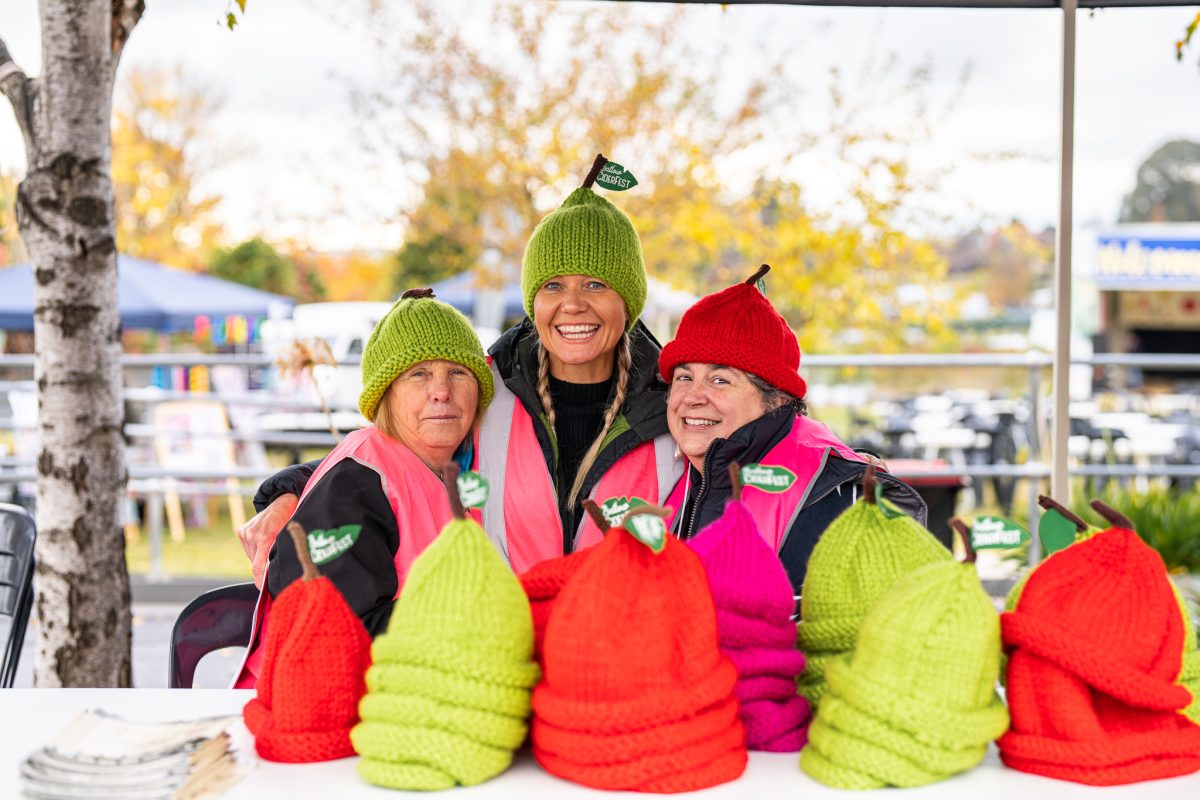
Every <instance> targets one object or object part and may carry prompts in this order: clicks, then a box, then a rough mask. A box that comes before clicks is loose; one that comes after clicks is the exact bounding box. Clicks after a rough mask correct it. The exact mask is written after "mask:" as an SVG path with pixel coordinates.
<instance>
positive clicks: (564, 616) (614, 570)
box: [533, 529, 746, 792]
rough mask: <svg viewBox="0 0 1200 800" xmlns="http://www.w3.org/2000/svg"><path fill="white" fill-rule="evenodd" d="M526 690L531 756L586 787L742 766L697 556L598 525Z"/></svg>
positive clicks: (698, 782)
mask: <svg viewBox="0 0 1200 800" xmlns="http://www.w3.org/2000/svg"><path fill="white" fill-rule="evenodd" d="M543 661H544V664H545V678H544V680H543V681H542V682H541V683H540V684H538V686H537V688H536V689H535V690H534V694H533V709H534V719H533V753H534V756H535V757H536V758H537V760H538V762H539V763H540V764H541V765H542V766H543V767H545V768H546V770H547V771H549V772H551V773H553V774H554V775H558V776H559V777H562V778H566V779H567V780H571V781H575V782H577V783H581V784H584V785H586V786H592V787H595V788H601V789H624V790H633V791H649V792H681V791H691V790H693V789H701V788H705V787H708V786H714V785H716V784H719V783H723V782H725V781H730V780H733V779H734V778H737V777H738V776H739V775H741V774H742V771H743V770H744V769H745V766H746V748H745V744H744V732H743V728H742V724H741V722H740V721H739V720H738V704H737V700H736V698H735V697H734V694H733V689H734V684H735V683H736V681H737V671H736V670H735V669H734V667H733V665H732V664H731V663H730V662H729V660H728V659H727V658H725V657H724V656H722V655H721V651H720V649H719V647H718V642H717V622H716V614H715V612H714V611H713V604H712V597H711V595H710V593H709V589H708V580H707V578H706V577H705V574H704V567H703V565H701V563H700V561H699V559H698V558H697V557H696V555H695V554H694V553H692V552H691V551H690V550H689V549H688V548H687V546H686V545H685V544H683V543H682V542H680V541H679V540H678V539H675V538H674V537H672V536H666V539H665V543H664V547H663V550H662V551H661V552H659V553H654V552H653V551H652V550H651V549H650V548H649V547H647V546H646V545H644V544H642V543H641V542H639V541H637V540H636V539H635V538H634V537H633V535H632V534H630V533H628V532H626V531H623V530H621V529H615V530H610V531H609V532H608V533H607V535H606V536H605V537H604V540H603V541H601V542H600V543H599V544H598V545H596V546H595V547H594V548H592V552H591V554H590V555H589V556H588V557H587V558H586V559H584V560H583V563H582V564H581V565H580V566H579V568H578V570H577V571H576V572H575V574H574V575H573V576H572V577H571V578H570V580H568V581H567V584H566V586H564V587H563V589H562V591H561V592H560V594H559V596H558V599H557V601H556V602H555V604H554V608H553V610H552V611H551V614H550V622H549V624H548V625H547V628H546V641H545V644H544V648H543Z"/></svg>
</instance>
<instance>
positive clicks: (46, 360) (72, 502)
mask: <svg viewBox="0 0 1200 800" xmlns="http://www.w3.org/2000/svg"><path fill="white" fill-rule="evenodd" d="M39 9H40V16H41V27H42V63H43V74H42V76H41V77H40V78H37V79H30V78H28V77H26V75H25V74H24V72H22V71H21V69H20V68H19V67H18V66H16V65H15V64H14V63H13V62H12V59H11V58H10V56H9V54H8V50H7V48H6V47H5V46H4V43H3V41H2V40H0V91H3V93H4V94H5V95H6V96H7V97H8V99H9V100H10V101H11V102H12V105H13V110H14V112H15V113H16V115H17V120H18V123H19V124H20V126H21V130H22V133H23V134H24V137H25V145H26V155H27V162H28V170H27V173H26V176H25V180H23V181H22V182H21V185H20V188H19V190H18V195H17V222H18V225H19V228H20V231H21V236H22V238H23V239H24V242H25V246H26V248H27V249H28V251H29V255H30V258H31V260H32V261H33V265H34V276H35V279H36V280H35V282H34V283H35V287H34V308H35V310H34V340H35V350H36V353H37V355H36V367H35V373H34V375H35V378H36V380H37V387H38V413H39V434H40V437H41V438H40V452H39V455H38V464H37V468H38V480H37V525H38V542H37V550H36V554H37V572H36V573H35V581H36V591H37V596H36V601H35V609H36V613H37V617H38V620H39V625H38V627H37V631H38V637H37V658H36V662H35V665H34V682H35V684H36V685H37V686H129V685H130V615H129V576H128V574H127V572H126V569H125V541H124V538H123V534H122V528H121V507H122V503H123V498H124V494H125V483H126V477H127V475H126V468H125V448H124V442H123V440H122V435H121V428H122V422H123V420H124V410H123V405H122V402H121V367H120V356H121V324H120V318H119V315H118V311H117V265H116V248H115V245H114V235H115V229H114V224H113V189H112V180H111V157H112V152H111V150H112V148H111V142H110V139H109V118H110V114H111V105H112V90H113V78H114V75H115V72H116V66H117V60H118V58H119V57H120V54H121V50H122V48H123V46H124V44H125V41H126V39H127V38H128V36H129V33H130V31H132V29H133V26H134V25H135V24H136V23H137V21H138V19H139V18H140V17H141V14H142V11H143V9H144V5H143V3H142V0H40V5H39Z"/></svg>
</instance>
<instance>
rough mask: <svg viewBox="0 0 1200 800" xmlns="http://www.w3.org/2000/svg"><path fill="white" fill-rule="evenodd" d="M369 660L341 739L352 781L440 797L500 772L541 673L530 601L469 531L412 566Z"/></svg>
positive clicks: (453, 533)
mask: <svg viewBox="0 0 1200 800" xmlns="http://www.w3.org/2000/svg"><path fill="white" fill-rule="evenodd" d="M371 658H372V661H373V663H372V666H371V668H370V669H369V670H368V671H367V694H366V695H365V696H364V697H363V699H362V702H361V703H360V705H359V715H360V716H361V718H362V722H360V723H359V724H358V725H357V726H355V728H354V729H353V730H352V731H351V732H350V740H351V742H352V743H353V744H354V749H355V750H356V751H357V752H358V753H359V755H361V756H362V759H361V760H360V761H359V774H361V775H362V776H363V778H365V779H366V780H367V781H369V782H370V783H374V784H378V785H380V786H387V787H390V788H394V789H409V790H432V789H448V788H451V787H453V786H459V785H461V786H471V785H474V784H478V783H482V782H484V781H486V780H489V779H490V778H493V777H495V776H496V775H498V774H500V773H501V772H503V771H504V770H505V769H507V768H508V765H509V764H510V763H511V762H512V757H513V752H514V751H515V750H516V749H517V748H518V747H520V746H521V743H522V742H523V741H524V740H525V735H526V733H527V732H528V719H529V714H530V692H531V690H532V688H533V685H534V684H535V683H537V681H538V679H539V677H540V675H541V673H540V671H539V670H538V667H537V665H536V664H534V663H533V660H532V659H533V622H532V619H531V617H530V612H529V601H528V600H527V599H526V597H525V592H524V591H523V590H522V589H521V584H520V583H518V581H517V579H516V576H514V575H513V573H512V571H511V570H509V569H508V567H507V566H505V564H504V561H503V560H502V559H501V558H500V556H499V554H498V553H497V552H496V550H495V548H494V547H493V546H492V544H491V542H489V541H488V538H487V536H486V535H485V534H484V532H483V529H482V528H480V527H479V525H477V524H476V523H475V522H473V521H471V520H455V521H453V522H451V523H449V524H448V525H447V526H446V528H445V529H444V530H443V531H442V533H441V534H440V535H439V536H438V538H437V540H436V541H435V542H434V543H433V544H432V545H430V546H429V547H428V548H427V549H426V550H425V552H424V553H422V554H421V555H420V556H419V557H418V558H417V560H416V561H414V562H413V566H412V569H411V570H410V571H409V573H408V577H407V579H406V581H405V584H404V589H403V591H402V592H401V594H400V598H399V599H398V600H397V601H396V606H395V609H394V610H393V611H392V618H391V622H390V623H389V625H388V630H387V633H385V634H384V635H383V636H380V637H379V638H378V639H376V640H375V643H374V644H373V645H372V647H371Z"/></svg>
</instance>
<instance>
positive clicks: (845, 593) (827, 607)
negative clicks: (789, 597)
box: [796, 470, 951, 710]
mask: <svg viewBox="0 0 1200 800" xmlns="http://www.w3.org/2000/svg"><path fill="white" fill-rule="evenodd" d="M867 474H868V476H869V477H868V479H867V481H866V484H867V485H869V486H870V489H865V490H864V497H863V499H862V500H860V501H859V502H858V503H855V504H854V505H853V506H851V507H850V508H848V509H846V510H845V511H844V512H843V513H842V514H841V515H840V516H839V517H838V518H837V519H835V520H834V521H833V522H832V523H830V525H829V527H828V528H827V529H826V530H825V533H824V534H822V536H821V538H820V540H818V541H817V545H816V547H814V548H813V552H812V555H811V556H810V557H809V560H808V571H807V573H806V577H805V581H804V592H803V595H802V597H801V600H800V624H799V625H797V626H796V633H797V637H798V639H799V644H800V649H801V650H802V651H803V652H804V657H805V660H806V664H805V667H804V673H803V674H802V675H801V676H800V681H799V688H800V694H802V695H804V696H805V697H806V698H808V701H809V703H810V704H811V705H812V706H813V708H814V710H816V709H817V708H818V707H819V704H820V702H821V696H822V695H823V694H824V693H825V666H826V665H827V664H828V663H829V662H830V661H832V660H833V659H835V658H838V657H839V656H844V655H847V654H849V653H850V652H851V651H853V649H854V645H855V643H856V640H857V635H858V630H859V627H860V626H861V625H862V621H863V618H864V617H865V616H866V615H867V612H868V611H869V610H870V609H871V608H872V607H874V605H875V604H876V603H877V602H878V601H879V598H880V597H882V596H883V594H884V592H886V591H887V590H888V589H890V588H891V586H892V584H894V583H895V582H896V581H897V580H898V579H900V578H901V577H903V576H904V575H907V574H908V573H910V572H912V571H913V570H914V569H917V568H918V567H922V566H924V565H926V564H932V563H937V562H947V561H950V560H951V557H950V552H949V551H948V550H946V548H945V547H943V546H942V545H941V544H940V543H939V542H938V541H937V539H934V538H933V536H932V535H930V533H929V531H927V530H925V528H924V527H922V526H921V524H920V523H918V522H917V521H916V520H914V519H912V518H911V517H909V516H907V515H906V514H903V513H896V514H893V513H889V512H888V511H887V510H885V508H883V507H881V506H880V505H878V504H877V503H875V502H874V500H875V498H874V472H873V470H868V472H867Z"/></svg>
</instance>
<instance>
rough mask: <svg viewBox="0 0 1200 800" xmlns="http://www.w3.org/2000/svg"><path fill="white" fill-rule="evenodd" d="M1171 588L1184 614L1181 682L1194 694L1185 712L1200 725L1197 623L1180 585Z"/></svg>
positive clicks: (1199, 651)
mask: <svg viewBox="0 0 1200 800" xmlns="http://www.w3.org/2000/svg"><path fill="white" fill-rule="evenodd" d="M1171 588H1172V589H1174V590H1175V599H1176V600H1177V601H1178V602H1179V611H1180V613H1181V614H1182V615H1183V633H1184V636H1183V668H1182V669H1181V670H1180V672H1179V683H1180V684H1181V685H1182V686H1183V688H1185V689H1187V690H1188V691H1189V692H1191V695H1192V702H1191V703H1190V704H1189V705H1188V707H1187V708H1186V709H1184V712H1183V713H1184V714H1186V715H1187V718H1188V719H1190V720H1191V721H1192V722H1194V723H1196V724H1197V725H1200V649H1197V648H1198V647H1200V645H1197V642H1196V623H1195V622H1193V621H1192V613H1191V612H1190V611H1188V607H1187V603H1186V602H1184V599H1183V595H1182V594H1180V592H1179V587H1178V586H1176V585H1175V584H1174V583H1172V584H1171Z"/></svg>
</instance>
